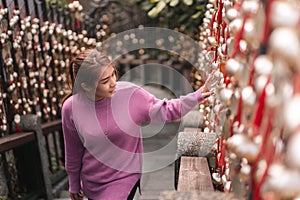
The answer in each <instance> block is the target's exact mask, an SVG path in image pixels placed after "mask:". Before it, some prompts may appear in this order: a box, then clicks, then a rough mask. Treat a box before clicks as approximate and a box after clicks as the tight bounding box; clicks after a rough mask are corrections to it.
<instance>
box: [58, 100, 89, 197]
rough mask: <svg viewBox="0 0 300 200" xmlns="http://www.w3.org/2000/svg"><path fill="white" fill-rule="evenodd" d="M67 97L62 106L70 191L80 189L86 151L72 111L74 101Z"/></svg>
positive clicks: (66, 165) (74, 191) (66, 166)
mask: <svg viewBox="0 0 300 200" xmlns="http://www.w3.org/2000/svg"><path fill="white" fill-rule="evenodd" d="M70 99H71V97H70V98H69V99H67V101H65V102H64V104H63V107H62V128H63V133H64V142H65V168H66V171H67V173H68V177H69V191H70V192H72V193H77V192H79V191H80V188H81V187H80V171H81V160H82V156H83V153H84V147H83V144H82V142H81V140H80V138H79V135H78V133H77V130H76V127H75V124H74V121H73V112H72V101H71V100H70Z"/></svg>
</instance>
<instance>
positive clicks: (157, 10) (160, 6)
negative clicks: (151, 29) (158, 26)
mask: <svg viewBox="0 0 300 200" xmlns="http://www.w3.org/2000/svg"><path fill="white" fill-rule="evenodd" d="M166 5H167V4H166V3H165V2H164V1H160V2H158V4H156V6H155V7H154V8H152V9H151V10H150V11H149V12H148V16H149V17H151V18H155V17H157V16H158V14H159V13H160V12H161V11H162V10H163V9H164V8H165V7H166Z"/></svg>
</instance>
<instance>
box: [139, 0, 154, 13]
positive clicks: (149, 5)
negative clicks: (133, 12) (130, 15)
mask: <svg viewBox="0 0 300 200" xmlns="http://www.w3.org/2000/svg"><path fill="white" fill-rule="evenodd" d="M141 6H142V9H143V10H145V11H148V10H150V9H151V8H152V7H153V4H152V3H150V2H149V1H144V2H143V3H142V5H141Z"/></svg>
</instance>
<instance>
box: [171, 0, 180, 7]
mask: <svg viewBox="0 0 300 200" xmlns="http://www.w3.org/2000/svg"><path fill="white" fill-rule="evenodd" d="M178 3H179V0H171V2H170V6H171V7H175V6H177V4H178Z"/></svg>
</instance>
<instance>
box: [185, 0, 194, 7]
mask: <svg viewBox="0 0 300 200" xmlns="http://www.w3.org/2000/svg"><path fill="white" fill-rule="evenodd" d="M183 3H184V4H185V5H187V6H191V5H192V4H193V0H183Z"/></svg>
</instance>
